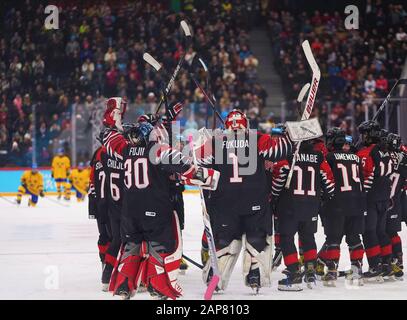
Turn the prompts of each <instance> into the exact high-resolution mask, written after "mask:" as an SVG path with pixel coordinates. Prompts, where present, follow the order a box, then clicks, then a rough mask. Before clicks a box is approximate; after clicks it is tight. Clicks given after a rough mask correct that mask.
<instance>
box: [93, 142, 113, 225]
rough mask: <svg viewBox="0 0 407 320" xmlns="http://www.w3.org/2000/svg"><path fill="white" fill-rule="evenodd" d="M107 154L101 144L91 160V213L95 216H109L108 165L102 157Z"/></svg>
mask: <svg viewBox="0 0 407 320" xmlns="http://www.w3.org/2000/svg"><path fill="white" fill-rule="evenodd" d="M104 155H106V148H105V147H103V146H101V147H99V148H98V149H97V150H96V151H95V152H94V154H93V156H92V160H91V162H90V167H91V171H90V184H89V185H90V187H89V214H90V215H94V216H95V217H98V216H99V217H101V216H103V217H106V216H107V195H108V191H109V189H108V186H107V184H106V167H105V166H104V164H103V161H102V158H103V157H104Z"/></svg>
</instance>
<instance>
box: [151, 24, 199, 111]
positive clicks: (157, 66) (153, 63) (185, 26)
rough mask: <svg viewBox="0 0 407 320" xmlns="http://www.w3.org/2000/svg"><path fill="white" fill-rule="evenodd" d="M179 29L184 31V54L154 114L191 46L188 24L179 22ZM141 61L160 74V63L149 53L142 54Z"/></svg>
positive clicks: (168, 90) (163, 99)
mask: <svg viewBox="0 0 407 320" xmlns="http://www.w3.org/2000/svg"><path fill="white" fill-rule="evenodd" d="M181 28H182V30H183V31H184V35H185V37H186V48H185V52H184V54H183V55H182V57H181V59H180V60H179V62H178V64H177V66H176V68H175V70H174V72H173V74H172V76H171V78H170V80H169V81H168V84H167V86H166V87H165V89H164V90H163V92H162V95H161V98H160V102H159V104H158V107H157V110H156V111H155V113H158V112H159V111H160V109H161V106H162V104H163V103H164V102H165V100H166V97H167V96H168V94H169V93H170V91H171V88H172V86H173V84H174V81H175V78H176V77H177V75H178V73H179V71H180V70H181V67H182V65H183V64H184V61H185V56H186V54H187V51H188V48H189V46H190V44H191V38H192V35H191V30H190V29H189V27H188V24H187V23H186V22H185V21H184V20H182V21H181ZM143 59H144V61H145V62H147V63H148V64H149V65H151V66H152V67H153V68H154V69H155V70H156V71H157V72H160V70H161V69H162V68H161V65H160V63H159V62H158V61H157V60H156V59H154V58H153V57H152V56H151V55H150V54H149V53H147V52H145V53H144V54H143Z"/></svg>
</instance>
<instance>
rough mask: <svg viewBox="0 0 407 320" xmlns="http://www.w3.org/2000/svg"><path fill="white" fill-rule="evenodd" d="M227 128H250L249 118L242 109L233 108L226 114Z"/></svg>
mask: <svg viewBox="0 0 407 320" xmlns="http://www.w3.org/2000/svg"><path fill="white" fill-rule="evenodd" d="M225 128H226V129H228V130H242V129H243V130H245V129H248V128H249V120H247V117H246V115H245V114H244V113H243V112H242V111H240V110H236V109H233V110H232V111H230V112H229V113H228V115H227V116H226V121H225Z"/></svg>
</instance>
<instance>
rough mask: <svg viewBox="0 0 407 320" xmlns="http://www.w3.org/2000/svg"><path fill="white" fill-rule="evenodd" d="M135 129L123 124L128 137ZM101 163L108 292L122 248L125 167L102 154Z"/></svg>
mask: <svg viewBox="0 0 407 320" xmlns="http://www.w3.org/2000/svg"><path fill="white" fill-rule="evenodd" d="M133 127H134V124H130V123H126V124H123V132H124V134H125V135H126V133H127V132H129V131H130V130H131V129H132V128H133ZM101 162H102V164H103V167H104V168H105V171H104V172H105V177H104V178H105V184H106V188H107V193H106V198H107V211H108V218H109V225H110V230H111V242H110V244H109V247H108V249H107V251H106V254H105V267H104V269H103V273H102V284H103V290H104V291H108V288H109V282H110V277H111V275H112V272H113V269H114V267H115V266H116V264H117V255H118V253H119V250H120V247H121V243H122V241H121V232H120V220H121V212H122V199H123V180H124V165H123V161H122V160H121V159H119V158H115V157H113V156H110V155H109V154H107V152H104V153H102V155H101Z"/></svg>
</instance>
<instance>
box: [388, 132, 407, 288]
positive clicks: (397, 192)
mask: <svg viewBox="0 0 407 320" xmlns="http://www.w3.org/2000/svg"><path fill="white" fill-rule="evenodd" d="M386 138H387V143H388V148H389V152H390V157H391V159H392V163H393V173H392V174H391V176H390V179H391V183H392V185H391V194H390V197H391V206H390V208H389V210H388V211H387V225H386V231H387V234H388V236H389V237H390V239H391V244H392V261H391V267H392V271H393V275H394V277H395V278H396V279H398V280H402V279H403V275H404V273H403V249H402V245H401V238H400V236H399V235H398V233H399V232H400V231H401V222H402V218H403V217H402V216H403V212H402V210H403V208H402V195H403V192H404V186H405V184H406V179H407V154H406V153H404V152H403V151H402V150H401V147H402V144H401V137H400V136H399V135H397V134H394V133H389V134H388V135H387V137H386Z"/></svg>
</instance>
